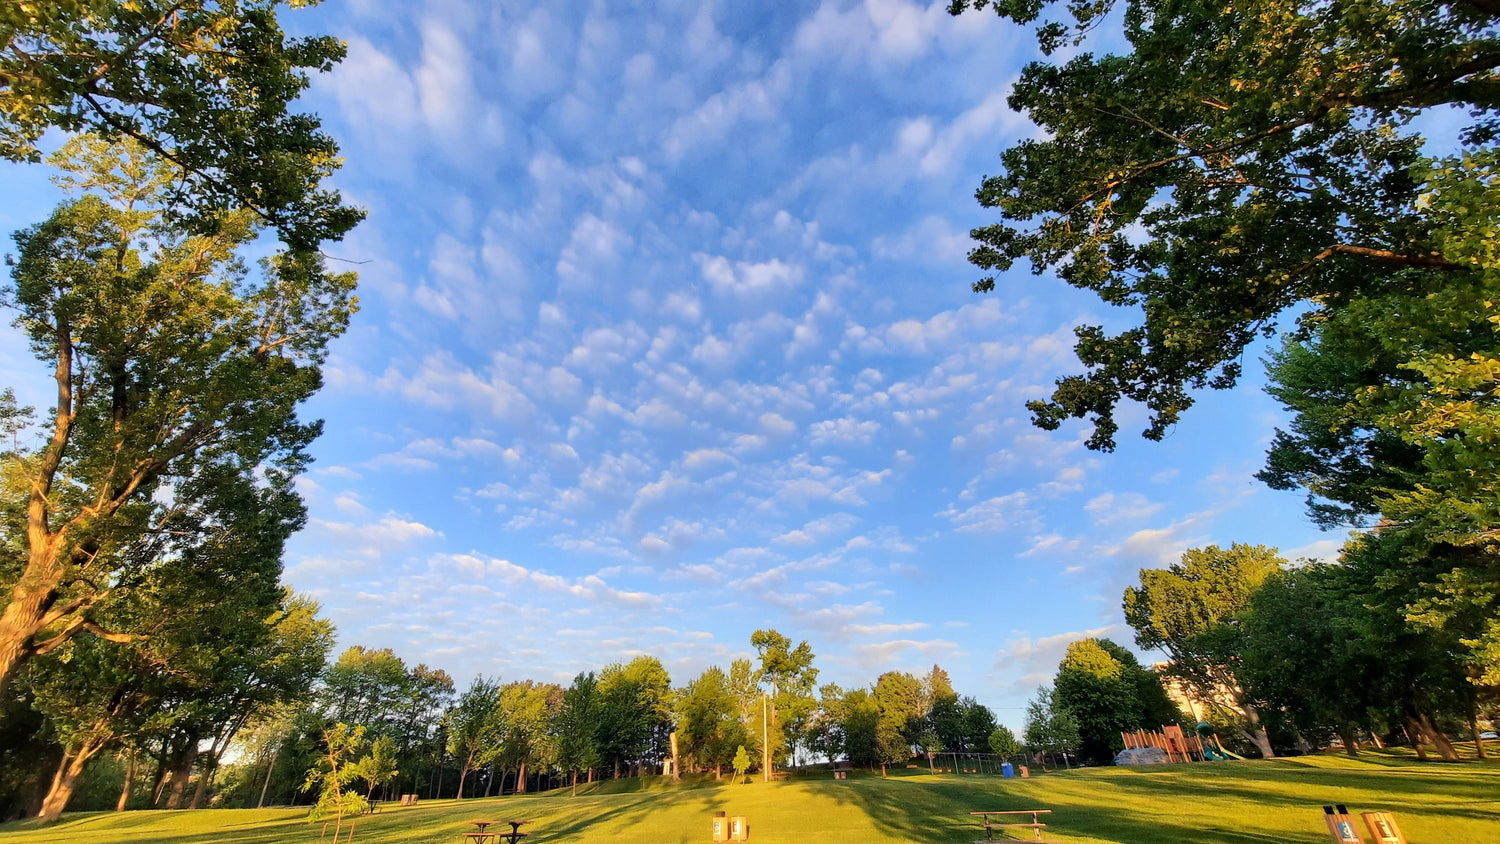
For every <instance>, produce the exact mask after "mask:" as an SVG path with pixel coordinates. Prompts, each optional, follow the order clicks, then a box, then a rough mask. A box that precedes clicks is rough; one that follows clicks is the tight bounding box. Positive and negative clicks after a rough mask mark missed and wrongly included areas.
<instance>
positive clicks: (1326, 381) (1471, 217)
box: [1260, 150, 1500, 684]
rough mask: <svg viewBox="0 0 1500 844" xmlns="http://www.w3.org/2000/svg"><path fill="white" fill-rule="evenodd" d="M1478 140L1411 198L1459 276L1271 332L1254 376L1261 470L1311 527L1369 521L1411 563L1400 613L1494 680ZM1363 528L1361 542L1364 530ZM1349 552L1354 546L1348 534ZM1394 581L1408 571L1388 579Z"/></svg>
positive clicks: (1488, 209)
mask: <svg viewBox="0 0 1500 844" xmlns="http://www.w3.org/2000/svg"><path fill="white" fill-rule="evenodd" d="M1485 160H1488V161H1490V162H1494V161H1495V160H1496V153H1495V151H1494V150H1486V151H1483V152H1479V153H1475V154H1473V155H1469V156H1465V157H1464V158H1463V159H1462V160H1457V161H1445V162H1440V163H1439V164H1440V166H1439V167H1438V168H1437V169H1436V170H1435V174H1434V175H1433V176H1432V177H1430V178H1429V180H1428V187H1429V190H1428V192H1427V193H1426V194H1424V199H1425V206H1424V207H1425V210H1426V212H1427V213H1428V214H1429V215H1431V216H1435V217H1440V218H1442V219H1443V220H1444V221H1445V225H1444V227H1443V228H1442V230H1441V232H1442V233H1443V234H1444V235H1445V236H1446V240H1445V247H1444V248H1445V249H1446V250H1448V251H1450V252H1454V253H1456V254H1463V255H1466V256H1468V257H1469V259H1470V260H1471V261H1472V263H1473V264H1474V265H1475V266H1476V267H1477V268H1478V270H1477V271H1476V272H1473V273H1463V274H1450V277H1447V278H1445V279H1442V280H1441V281H1440V282H1439V281H1437V280H1432V281H1428V282H1427V283H1425V284H1419V283H1417V282H1411V283H1408V284H1406V285H1405V286H1404V287H1403V288H1400V289H1393V290H1390V291H1387V292H1381V293H1377V294H1371V295H1367V296H1365V297H1363V298H1361V299H1359V300H1356V301H1353V302H1350V303H1349V304H1348V305H1346V306H1345V307H1344V308H1342V309H1341V310H1340V311H1339V312H1337V313H1333V314H1329V315H1327V316H1326V317H1325V318H1322V319H1320V320H1317V321H1315V322H1312V323H1310V324H1309V325H1308V326H1307V327H1306V328H1305V330H1303V331H1302V332H1299V333H1297V334H1294V335H1292V336H1290V337H1288V338H1287V340H1286V342H1285V344H1284V345H1283V347H1282V349H1281V351H1280V352H1279V353H1278V354H1277V355H1275V356H1274V357H1273V358H1272V360H1271V362H1270V365H1269V366H1268V372H1269V375H1270V378H1271V384H1270V386H1269V387H1268V388H1267V389H1268V391H1269V392H1270V393H1271V394H1272V395H1274V396H1275V397H1276V398H1277V399H1278V400H1279V401H1281V403H1282V404H1283V405H1284V406H1285V407H1286V408H1287V409H1288V410H1289V411H1291V412H1292V414H1293V415H1292V418H1291V423H1290V424H1289V425H1288V429H1287V430H1284V431H1278V432H1277V435H1276V439H1275V440H1274V442H1273V445H1272V449H1271V452H1270V454H1269V456H1268V458H1267V465H1266V469H1265V471H1263V472H1262V473H1261V474H1260V477H1261V479H1262V480H1264V481H1266V482H1267V483H1268V484H1270V485H1271V486H1272V487H1275V488H1278V489H1294V488H1297V487H1301V488H1303V489H1305V490H1307V493H1308V507H1309V512H1310V513H1311V514H1312V515H1313V517H1314V519H1315V520H1316V521H1318V522H1319V523H1320V524H1323V525H1325V526H1330V527H1331V526H1335V525H1339V524H1341V523H1342V524H1352V525H1355V526H1364V525H1367V524H1368V523H1369V522H1371V521H1374V520H1376V519H1378V520H1379V523H1380V533H1381V537H1380V538H1379V539H1378V543H1399V544H1400V545H1401V546H1402V547H1403V549H1404V552H1403V558H1404V559H1403V561H1402V562H1401V563H1400V564H1399V567H1400V568H1402V569H1405V570H1406V572H1407V574H1411V575H1417V576H1418V580H1417V581H1414V582H1411V583H1410V585H1411V587H1412V588H1410V589H1409V590H1408V591H1407V592H1406V593H1405V594H1403V595H1400V596H1392V597H1400V598H1401V599H1402V600H1404V601H1405V602H1406V609H1405V611H1404V613H1405V617H1406V621H1407V622H1408V623H1411V624H1413V625H1416V626H1420V627H1426V628H1430V629H1433V630H1437V631H1441V632H1442V633H1443V634H1444V635H1448V636H1451V637H1456V638H1457V639H1459V640H1460V641H1461V642H1462V644H1463V645H1464V646H1465V648H1466V650H1467V651H1468V657H1467V658H1468V659H1469V660H1470V661H1471V663H1472V664H1473V665H1474V666H1475V674H1476V679H1480V680H1482V681H1483V682H1485V683H1488V684H1494V683H1496V682H1497V681H1500V621H1496V619H1497V618H1500V566H1497V565H1496V564H1495V562H1494V561H1495V559H1496V553H1497V551H1500V495H1497V491H1496V487H1495V482H1494V476H1495V473H1494V471H1493V469H1494V467H1495V466H1497V465H1500V445H1497V443H1500V437H1497V436H1496V433H1497V432H1500V305H1497V304H1496V302H1500V266H1497V261H1496V259H1494V258H1493V257H1492V256H1491V255H1490V253H1491V252H1492V251H1493V248H1492V245H1493V242H1494V239H1495V238H1496V236H1497V234H1500V210H1496V209H1495V208H1494V207H1493V204H1494V203H1497V202H1500V184H1496V182H1497V181H1500V180H1497V179H1494V178H1492V179H1490V180H1489V181H1488V182H1484V183H1482V184H1481V185H1480V186H1478V187H1476V186H1474V184H1473V182H1474V176H1473V175H1472V174H1473V172H1475V171H1481V170H1484V169H1486V168H1487V167H1488V168H1491V169H1493V167H1492V164H1491V165H1485V164H1482V163H1481V162H1483V161H1485ZM1371 541H1376V540H1371ZM1348 550H1349V551H1350V552H1357V551H1358V548H1357V547H1353V546H1351V548H1350V549H1348ZM1398 580H1399V581H1400V582H1403V583H1406V582H1408V581H1410V578H1409V577H1407V576H1405V575H1402V576H1401V577H1399V578H1398Z"/></svg>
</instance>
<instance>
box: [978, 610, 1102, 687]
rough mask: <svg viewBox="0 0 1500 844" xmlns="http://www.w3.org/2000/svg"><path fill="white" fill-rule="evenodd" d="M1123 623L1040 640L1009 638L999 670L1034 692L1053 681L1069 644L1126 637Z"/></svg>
mask: <svg viewBox="0 0 1500 844" xmlns="http://www.w3.org/2000/svg"><path fill="white" fill-rule="evenodd" d="M1126 632H1127V630H1126V628H1125V626H1124V625H1122V624H1109V625H1105V626H1103V627H1095V628H1093V629H1091V630H1079V631H1071V632H1068V633H1054V634H1052V635H1050V636H1043V637H1042V638H1040V639H1032V638H1031V637H1030V636H1029V635H1022V636H1018V637H1015V638H1012V639H1009V640H1007V641H1006V643H1005V648H1004V649H1002V650H1001V651H999V652H998V653H996V654H995V671H996V673H997V674H999V675H1000V676H1001V677H1002V679H1008V680H1009V685H1013V686H1016V687H1019V688H1021V689H1023V690H1024V689H1030V688H1032V687H1035V686H1040V685H1044V684H1046V683H1049V682H1051V681H1052V676H1053V675H1054V674H1056V673H1057V665H1058V663H1059V662H1062V656H1063V652H1064V651H1066V650H1067V649H1068V645H1069V644H1070V643H1072V642H1076V641H1078V640H1079V639H1098V638H1112V637H1118V636H1122V635H1124V633H1126Z"/></svg>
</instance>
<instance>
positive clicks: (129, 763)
mask: <svg viewBox="0 0 1500 844" xmlns="http://www.w3.org/2000/svg"><path fill="white" fill-rule="evenodd" d="M133 785H135V751H134V750H132V751H130V752H129V753H128V754H126V755H125V785H124V786H122V787H121V788H120V799H119V800H117V801H115V811H116V812H123V811H125V804H126V803H129V802H130V787H131V786H133Z"/></svg>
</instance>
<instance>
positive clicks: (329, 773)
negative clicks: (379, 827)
mask: <svg viewBox="0 0 1500 844" xmlns="http://www.w3.org/2000/svg"><path fill="white" fill-rule="evenodd" d="M323 741H324V745H323V755H322V757H321V758H320V759H319V761H318V765H317V767H315V768H313V769H312V770H311V771H309V772H308V774H307V782H308V784H309V785H316V786H317V787H318V789H319V792H318V802H317V803H316V804H315V805H314V806H313V808H312V811H311V812H310V813H308V816H307V819H308V820H310V821H320V820H323V819H324V818H327V817H330V816H331V817H334V818H337V819H338V821H339V823H340V824H342V823H343V820H344V816H345V815H361V814H364V812H365V811H366V810H367V809H369V803H368V802H366V800H365V798H364V797H363V796H361V795H360V793H359V792H358V791H355V790H353V789H352V788H350V786H351V785H353V784H354V782H355V781H356V780H358V779H359V778H360V765H359V763H358V761H357V760H356V758H355V757H357V756H358V755H359V754H360V751H361V750H362V749H363V747H364V743H365V728H364V727H353V728H351V727H349V726H348V725H346V724H335V725H333V726H332V727H330V728H329V729H328V730H327V731H325V732H324V733H323Z"/></svg>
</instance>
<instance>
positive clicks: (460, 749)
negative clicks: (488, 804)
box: [443, 676, 500, 799]
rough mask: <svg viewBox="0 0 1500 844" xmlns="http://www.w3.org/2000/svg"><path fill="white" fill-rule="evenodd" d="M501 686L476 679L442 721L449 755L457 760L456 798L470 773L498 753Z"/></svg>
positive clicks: (491, 681) (492, 681) (495, 682)
mask: <svg viewBox="0 0 1500 844" xmlns="http://www.w3.org/2000/svg"><path fill="white" fill-rule="evenodd" d="M499 703H500V683H499V681H498V680H486V679H485V678H484V677H482V676H480V677H475V678H474V681H473V682H472V683H470V684H469V688H468V689H466V690H465V691H464V693H463V694H461V695H459V697H458V703H457V704H455V705H454V707H453V708H452V709H450V710H448V714H447V715H446V716H445V717H444V718H443V721H444V724H445V726H446V727H447V733H448V748H447V750H448V752H449V753H451V754H452V755H453V756H454V758H456V759H458V760H459V774H458V797H459V798H460V799H462V798H463V796H464V783H465V781H467V780H468V778H469V774H471V773H473V772H474V771H476V770H478V769H479V768H480V767H481V766H483V765H487V764H489V763H490V762H491V761H493V760H494V756H495V754H496V752H497V751H498V750H499V747H498V744H497V738H498V732H499V730H498V727H499V723H498V722H499Z"/></svg>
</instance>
